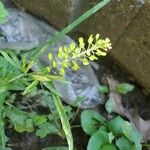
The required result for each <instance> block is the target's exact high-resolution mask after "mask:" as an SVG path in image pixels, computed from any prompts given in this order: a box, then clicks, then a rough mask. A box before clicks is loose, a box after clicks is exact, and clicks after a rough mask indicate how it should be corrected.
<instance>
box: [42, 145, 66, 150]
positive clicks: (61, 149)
mask: <svg viewBox="0 0 150 150" xmlns="http://www.w3.org/2000/svg"><path fill="white" fill-rule="evenodd" d="M42 150H68V147H65V146H57V147H47V148H44V149H42Z"/></svg>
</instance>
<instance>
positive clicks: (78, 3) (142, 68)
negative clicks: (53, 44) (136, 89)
mask: <svg viewBox="0 0 150 150" xmlns="http://www.w3.org/2000/svg"><path fill="white" fill-rule="evenodd" d="M15 2H16V4H17V6H19V7H24V8H25V9H26V10H27V11H29V12H31V13H33V14H35V15H38V16H40V17H43V18H44V19H46V20H47V21H48V22H49V23H50V24H53V25H55V26H56V27H57V28H59V29H62V28H63V27H65V26H67V25H68V24H69V23H71V22H72V21H73V20H75V19H76V18H77V17H79V16H80V15H81V14H83V13H84V12H85V11H86V10H88V9H89V8H91V7H92V6H94V5H95V4H96V3H98V2H99V0H55V1H54V0H45V1H41V0H32V1H30V0H15ZM37 3H38V5H37ZM149 3H150V1H149V0H112V1H111V2H110V3H109V4H108V5H106V6H105V7H104V8H102V9H101V10H99V11H98V12H97V13H95V14H94V15H92V16H91V17H90V18H89V19H88V20H86V21H85V22H84V23H82V24H81V25H80V26H79V27H77V28H76V31H77V32H78V33H82V34H84V35H89V34H95V33H100V34H101V36H102V37H109V38H110V39H111V42H112V44H113V47H114V49H113V50H112V51H111V56H112V57H114V58H116V59H117V60H118V63H119V64H121V65H122V66H124V67H125V68H126V69H127V70H128V72H129V73H130V74H131V75H133V77H134V78H135V79H136V81H137V82H138V83H139V84H140V85H141V86H142V87H143V89H145V90H146V91H147V92H148V93H150V92H149V91H150V78H149V74H150V71H149V68H150V65H149V62H150V61H149V50H148V45H149V44H148V43H149V42H148V41H147V39H149V38H150V37H149V31H145V30H146V29H147V30H148V29H149V28H150V27H149V24H150V23H149V22H150V21H149V15H148V11H147V10H148V9H147V10H145V14H144V13H141V14H140V12H142V11H141V7H142V6H143V5H144V7H145V6H147V7H149ZM53 8H56V9H53ZM142 9H143V8H142ZM58 10H59V11H58ZM139 11H140V12H139ZM146 14H147V15H146ZM141 15H142V16H141ZM51 16H52V17H51ZM138 17H139V20H137V22H139V23H141V24H137V23H135V18H138ZM62 18H63V19H62ZM144 18H145V19H144ZM140 19H141V21H140ZM143 20H144V22H142V21H143ZM131 26H132V27H131ZM144 26H145V29H144ZM147 26H148V27H147ZM129 28H130V30H129ZM75 33H76V32H74V33H73V34H75ZM131 33H133V35H132V34H131ZM127 35H128V36H129V38H128V37H127ZM141 35H142V39H141ZM137 37H138V39H137ZM125 38H126V39H125ZM134 38H135V39H136V40H135V39H134ZM146 38H147V39H146ZM120 39H121V41H120ZM127 39H128V40H129V41H127ZM139 39H141V41H146V42H143V43H141V42H140V41H139ZM131 41H132V42H131ZM139 43H140V45H139ZM144 43H145V44H144ZM146 43H147V44H146ZM132 44H133V45H132ZM141 48H142V50H140V49H141ZM129 50H130V52H129ZM128 53H133V55H134V56H132V55H131V56H128V55H127V54H128ZM138 57H139V58H138ZM129 66H132V67H129ZM135 66H136V67H135Z"/></svg>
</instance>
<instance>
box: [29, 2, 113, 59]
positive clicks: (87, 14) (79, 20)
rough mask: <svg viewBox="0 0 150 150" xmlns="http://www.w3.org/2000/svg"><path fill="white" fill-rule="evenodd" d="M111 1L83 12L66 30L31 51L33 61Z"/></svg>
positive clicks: (100, 3)
mask: <svg viewBox="0 0 150 150" xmlns="http://www.w3.org/2000/svg"><path fill="white" fill-rule="evenodd" d="M110 1H111V0H102V1H101V2H99V3H98V4H97V5H95V6H94V7H92V8H91V9H89V10H88V11H87V12H85V13H84V14H83V15H81V16H80V17H79V18H77V19H76V20H75V21H73V22H72V23H71V24H69V25H68V26H67V27H66V28H64V29H63V30H62V31H61V32H59V33H58V34H56V35H55V36H54V37H52V38H50V39H49V40H48V41H47V42H46V43H44V44H43V45H41V46H40V47H39V48H36V49H34V50H33V51H32V53H31V56H33V55H34V57H33V59H37V58H38V57H39V56H40V55H41V54H42V53H43V52H44V51H46V50H47V48H48V47H49V46H50V45H51V44H55V43H56V42H57V41H58V40H59V39H61V38H62V37H63V36H64V35H66V34H67V33H68V32H70V31H71V30H73V29H74V28H75V27H76V26H78V25H79V24H81V23H82V22H83V21H84V20H86V19H87V18H88V17H90V16H91V15H92V14H94V13H95V12H97V11H98V10H100V9H101V8H103V7H104V6H105V5H106V4H108V3H109V2H110Z"/></svg>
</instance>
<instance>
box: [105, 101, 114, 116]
mask: <svg viewBox="0 0 150 150" xmlns="http://www.w3.org/2000/svg"><path fill="white" fill-rule="evenodd" d="M114 107H116V105H115V103H114V102H113V101H112V100H110V99H108V100H107V102H106V103H105V109H106V111H107V112H108V113H111V112H113V110H114Z"/></svg>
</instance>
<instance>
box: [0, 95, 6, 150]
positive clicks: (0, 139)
mask: <svg viewBox="0 0 150 150" xmlns="http://www.w3.org/2000/svg"><path fill="white" fill-rule="evenodd" d="M4 101H5V93H0V145H1V147H2V148H3V149H5V145H6V139H5V130H4V122H3V104H4Z"/></svg>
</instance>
